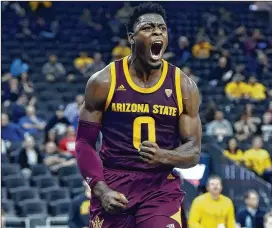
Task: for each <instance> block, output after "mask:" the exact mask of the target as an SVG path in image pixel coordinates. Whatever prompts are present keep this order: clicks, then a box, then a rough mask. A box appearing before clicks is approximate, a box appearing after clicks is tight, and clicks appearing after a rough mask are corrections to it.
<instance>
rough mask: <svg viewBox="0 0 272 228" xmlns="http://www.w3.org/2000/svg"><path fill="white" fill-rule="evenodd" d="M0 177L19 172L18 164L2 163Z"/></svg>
mask: <svg viewBox="0 0 272 228" xmlns="http://www.w3.org/2000/svg"><path fill="white" fill-rule="evenodd" d="M1 172H2V177H7V176H14V175H18V174H20V166H19V165H18V164H2V167H1Z"/></svg>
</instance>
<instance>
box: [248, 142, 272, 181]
mask: <svg viewBox="0 0 272 228" xmlns="http://www.w3.org/2000/svg"><path fill="white" fill-rule="evenodd" d="M262 147H263V141H262V138H261V137H255V138H254V139H253V141H252V148H251V149H249V150H246V151H245V153H244V162H245V165H246V166H247V167H248V168H249V169H251V170H253V171H254V172H256V173H257V174H258V175H260V176H262V175H263V174H264V172H265V171H271V170H272V162H271V158H270V155H269V153H268V151H267V150H264V149H262Z"/></svg>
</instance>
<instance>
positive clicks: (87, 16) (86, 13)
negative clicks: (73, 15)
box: [80, 9, 102, 31]
mask: <svg viewBox="0 0 272 228" xmlns="http://www.w3.org/2000/svg"><path fill="white" fill-rule="evenodd" d="M80 21H81V22H82V23H83V24H85V25H87V26H89V27H91V28H93V29H95V30H96V31H99V30H101V29H102V26H101V24H98V23H95V22H94V21H93V19H92V14H91V11H90V10H89V9H84V10H83V12H82V14H81V16H80Z"/></svg>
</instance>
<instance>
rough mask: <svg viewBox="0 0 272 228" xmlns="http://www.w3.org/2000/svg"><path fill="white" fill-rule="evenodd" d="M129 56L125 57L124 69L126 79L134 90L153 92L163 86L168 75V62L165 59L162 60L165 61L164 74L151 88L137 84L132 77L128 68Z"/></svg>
mask: <svg viewBox="0 0 272 228" xmlns="http://www.w3.org/2000/svg"><path fill="white" fill-rule="evenodd" d="M128 57H129V56H127V57H125V58H124V59H123V69H124V73H125V77H126V80H127V82H128V84H129V86H130V87H131V88H132V89H133V90H135V91H137V92H139V93H153V92H155V91H157V90H158V89H159V88H160V87H161V86H162V84H163V82H164V80H165V78H166V75H167V72H168V63H167V62H166V61H165V60H162V61H163V70H162V75H161V77H160V79H159V81H158V82H157V83H156V84H155V85H154V86H152V87H150V88H142V87H140V86H138V85H136V84H135V83H134V82H133V81H132V79H131V76H130V74H129V70H128Z"/></svg>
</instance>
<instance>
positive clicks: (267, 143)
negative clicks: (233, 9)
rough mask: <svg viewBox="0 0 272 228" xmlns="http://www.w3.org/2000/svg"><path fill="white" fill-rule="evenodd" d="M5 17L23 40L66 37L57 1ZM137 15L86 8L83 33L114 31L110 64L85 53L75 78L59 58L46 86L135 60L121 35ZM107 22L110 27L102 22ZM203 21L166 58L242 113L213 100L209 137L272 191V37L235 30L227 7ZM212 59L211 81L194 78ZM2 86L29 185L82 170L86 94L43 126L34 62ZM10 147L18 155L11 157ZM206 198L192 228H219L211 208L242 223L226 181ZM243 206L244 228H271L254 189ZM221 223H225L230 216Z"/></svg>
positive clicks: (20, 65) (212, 183)
mask: <svg viewBox="0 0 272 228" xmlns="http://www.w3.org/2000/svg"><path fill="white" fill-rule="evenodd" d="M5 10H13V11H14V12H15V13H16V15H17V16H18V18H19V20H18V25H17V30H16V38H18V39H21V38H23V39H33V40H37V39H42V38H45V39H49V40H54V39H57V37H58V35H59V34H60V33H61V32H62V29H61V27H60V24H59V18H58V17H57V16H56V15H55V14H54V3H52V2H49V1H43V2H35V1H34V2H29V3H24V4H20V3H18V2H3V4H2V11H5ZM131 11H132V6H131V5H130V3H128V2H125V3H124V6H123V7H122V8H120V9H119V10H118V11H117V12H116V14H115V15H110V13H108V12H103V11H101V9H99V10H98V11H97V12H96V14H97V15H98V16H97V15H96V17H95V19H94V18H93V17H92V12H91V11H90V10H89V9H87V8H86V9H84V10H83V11H82V14H81V15H80V16H79V18H78V24H79V26H85V27H87V28H88V29H90V30H92V31H93V32H94V33H97V34H99V33H101V32H102V30H105V29H108V30H110V31H111V34H112V39H113V40H115V43H116V46H115V47H114V46H113V47H112V53H111V58H110V59H105V58H104V57H103V55H102V53H100V52H95V53H89V52H88V50H81V51H80V52H79V53H78V56H77V57H76V58H75V59H74V60H73V59H71V60H70V64H71V65H73V67H74V70H73V72H70V71H68V70H67V69H66V67H65V66H64V64H63V63H62V62H60V61H59V60H58V56H57V54H56V53H53V52H52V53H50V54H48V61H47V62H44V64H43V66H42V68H41V69H40V74H42V75H43V76H44V80H46V81H47V82H48V83H56V82H62V83H73V82H74V81H76V79H77V77H81V78H86V79H88V78H89V77H91V76H92V75H93V74H94V73H95V72H97V71H99V70H101V69H103V68H104V67H105V66H106V64H107V63H108V61H109V60H116V59H119V58H122V57H125V56H127V55H129V54H130V52H131V50H130V47H129V46H128V44H127V41H126V37H125V36H120V34H122V28H123V26H124V24H125V23H126V22H127V21H128V17H129V14H130V12H131ZM48 12H50V13H48ZM99 15H100V20H99ZM105 17H106V18H107V20H105V19H103V18H105ZM202 17H203V21H204V22H205V23H204V24H203V26H202V27H200V28H199V29H198V30H197V33H196V36H195V39H194V40H190V39H189V38H188V37H186V36H184V35H182V36H180V37H179V38H178V40H176V41H175V40H173V41H172V43H171V45H172V46H175V48H174V51H172V50H171V51H169V52H167V53H165V56H164V58H165V59H167V60H169V61H170V62H173V63H174V64H176V65H177V66H179V67H180V68H182V70H183V71H184V72H185V73H186V74H187V75H188V76H189V77H191V78H192V79H193V80H194V81H195V82H196V83H197V84H198V85H199V86H200V87H201V85H202V84H207V85H209V86H210V88H216V86H218V85H223V87H224V88H225V89H224V91H223V92H224V95H225V96H226V97H227V99H229V102H230V103H232V104H234V105H237V108H236V106H230V107H229V110H228V111H226V110H222V109H220V108H219V104H218V103H217V102H216V101H215V100H212V99H211V101H210V102H209V104H208V106H207V107H204V108H203V109H202V113H201V114H202V115H201V117H202V122H203V124H204V131H205V134H206V135H209V136H212V137H215V138H216V139H217V140H218V141H219V142H222V141H226V142H227V146H226V147H225V148H222V150H223V154H224V156H225V157H227V158H228V159H230V160H232V161H234V162H235V163H236V164H238V165H242V166H244V167H246V168H248V169H250V170H252V171H253V172H254V173H256V175H258V176H260V177H261V178H263V179H264V180H265V181H267V182H268V183H271V184H272V162H271V155H272V147H271V145H272V102H271V98H272V87H271V86H272V81H271V78H272V66H271V57H272V38H271V36H270V37H266V36H265V35H263V34H262V31H261V30H260V29H254V30H253V31H248V30H247V28H246V27H245V26H244V25H240V26H239V27H237V28H236V29H235V30H234V31H231V30H230V27H231V26H233V25H232V14H231V13H230V12H228V11H227V10H224V9H223V8H221V9H220V10H218V11H217V12H216V13H214V12H207V13H204V14H203V15H202ZM105 23H106V24H105ZM169 36H170V37H171V33H170V35H169ZM230 50H231V51H230ZM233 52H235V53H239V54H240V55H242V56H243V58H244V59H245V60H246V61H241V63H239V64H235V63H234V62H235V61H234V59H233V55H232V53H233ZM103 54H104V53H103ZM207 59H213V62H214V63H215V64H214V65H213V66H212V69H211V70H210V71H209V72H208V74H207V76H206V77H200V76H199V75H198V73H197V72H193V70H192V68H193V67H192V65H191V64H190V63H192V62H194V61H198V60H203V61H205V60H207ZM1 84H2V88H1V97H2V114H1V132H2V134H1V141H2V142H1V147H2V150H1V153H2V160H7V161H9V162H12V163H19V164H20V167H21V169H22V172H23V174H24V176H25V177H26V178H29V177H30V176H31V169H30V167H31V166H32V165H35V164H45V165H46V166H47V167H48V168H49V169H50V170H51V171H52V173H57V171H58V170H59V169H60V168H61V167H64V166H72V165H75V164H76V160H75V132H76V128H77V119H78V115H79V108H80V106H81V105H82V103H83V101H84V96H83V94H78V95H76V96H75V97H74V100H71V101H70V103H68V104H59V105H58V107H57V109H56V110H55V113H52V116H51V117H50V118H48V120H45V119H42V118H41V117H40V116H39V115H37V111H38V110H36V103H37V100H38V99H39V94H38V92H39V91H36V90H35V83H33V82H32V80H31V59H30V58H29V56H27V55H26V54H25V53H22V54H21V56H18V57H17V58H15V59H14V60H13V61H12V62H11V63H10V68H9V72H3V74H2V77H1ZM83 92H84V91H82V93H83ZM200 92H202V91H201V90H200ZM52 96H54V94H52ZM203 96H204V95H203ZM269 101H270V102H269ZM264 104H265V105H264ZM259 105H262V106H265V110H264V111H262V112H261V113H260V112H255V111H256V109H258V106H259ZM241 107H242V108H241ZM229 113H233V114H235V116H234V119H230V114H229ZM11 147H16V148H19V149H18V151H16V152H15V153H9V151H10V148H11ZM207 191H208V192H207V193H205V194H203V195H201V196H199V197H197V198H196V199H195V201H194V203H193V204H192V208H191V211H190V216H189V225H190V227H192V228H193V227H203V228H204V227H205V228H211V227H213V224H212V220H213V219H212V218H213V216H215V215H213V214H209V213H208V212H205V206H206V205H207V203H208V204H210V205H212V206H211V207H213V211H214V212H216V211H217V209H218V207H219V208H220V207H221V208H222V207H223V208H224V207H225V206H226V205H228V207H229V209H228V208H226V210H229V211H227V212H226V216H232V217H233V218H232V219H234V217H235V215H234V209H233V205H232V202H231V200H229V199H228V198H224V196H222V195H221V191H222V183H221V179H220V178H219V177H214V178H211V179H209V181H208V183H207ZM86 194H87V195H88V194H89V193H86ZM211 196H212V197H211ZM81 197H82V196H81ZM218 198H220V202H218V203H221V204H219V206H218V205H217V203H216V202H217V200H218ZM77 200H79V199H77ZM85 200H86V197H83V198H81V200H79V201H76V202H74V204H75V205H79V203H80V204H81V203H83V202H85ZM244 200H245V208H242V209H241V210H239V213H237V214H236V222H237V225H238V226H239V227H247V228H254V227H256V228H259V227H260V228H261V227H265V228H271V227H272V211H270V212H268V211H267V210H266V211H264V210H262V209H260V208H259V207H258V202H259V195H258V193H257V192H256V191H254V190H250V191H248V192H247V193H246V194H245V198H244ZM215 201H216V202H215ZM225 201H226V202H227V203H225ZM222 205H223V206H222ZM222 210H223V209H222ZM71 213H73V212H71ZM74 213H77V215H76V216H75V215H74V216H71V220H73V219H75V220H77V221H78V220H79V219H80V218H79V217H80V213H79V214H78V212H74ZM218 213H219V212H218ZM215 214H216V213H215ZM84 215H87V214H86V213H84ZM209 216H211V217H209ZM220 216H221V215H220ZM220 216H219V217H220ZM222 216H223V215H222ZM220 219H223V220H224V219H225V217H224V216H223V217H220ZM230 219H231V218H230ZM83 220H84V219H83ZM83 220H82V221H83ZM84 221H85V220H84ZM230 221H231V220H230ZM70 222H71V224H74V222H73V221H70ZM219 223H220V222H219ZM75 224H76V222H75ZM75 224H74V225H71V227H83V226H84V225H83V223H80V225H75ZM223 227H225V226H218V228H223ZM227 227H228V228H230V227H232V226H229V225H228V226H227Z"/></svg>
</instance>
